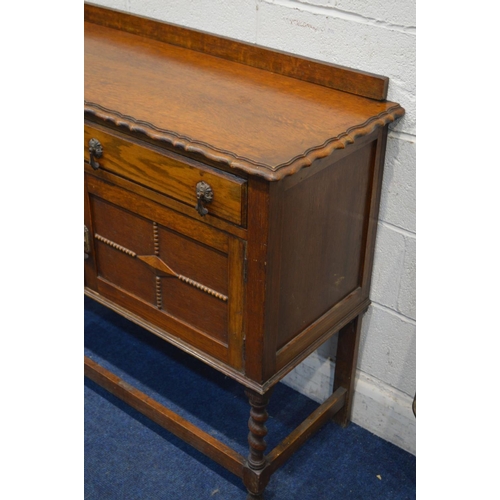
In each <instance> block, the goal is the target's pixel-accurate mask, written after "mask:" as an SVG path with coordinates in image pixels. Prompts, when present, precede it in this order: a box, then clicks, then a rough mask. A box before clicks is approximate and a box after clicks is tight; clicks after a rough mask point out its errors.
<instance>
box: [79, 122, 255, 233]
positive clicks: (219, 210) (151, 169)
mask: <svg viewBox="0 0 500 500" xmlns="http://www.w3.org/2000/svg"><path fill="white" fill-rule="evenodd" d="M84 135H85V142H84V156H85V160H86V161H87V162H89V161H90V153H89V143H90V141H91V139H96V140H97V141H99V144H100V145H101V149H102V155H101V156H100V157H99V158H95V161H97V163H98V164H99V167H98V168H102V169H104V170H106V171H109V172H112V173H114V174H117V175H120V176H122V177H124V178H126V179H129V180H132V181H134V182H136V183H138V184H141V185H143V186H146V187H148V188H151V189H154V190H155V191H158V192H160V193H162V194H165V195H167V196H170V197H172V198H175V199H176V200H179V201H182V202H184V203H186V204H187V205H189V207H186V213H187V214H188V215H190V216H191V217H195V218H200V219H201V218H202V216H201V215H199V214H198V212H197V210H196V205H197V202H198V200H197V194H196V192H197V184H198V183H200V182H205V183H206V184H208V185H209V186H210V188H211V190H212V193H213V197H212V200H211V201H210V202H209V203H206V204H205V208H206V209H207V210H208V215H209V216H215V217H218V218H221V219H224V220H227V221H229V222H232V223H234V224H237V225H240V226H245V225H246V193H247V183H246V181H245V179H241V178H239V177H237V176H235V175H231V174H227V173H225V172H219V171H217V170H216V169H212V168H210V167H207V166H205V165H203V164H202V163H199V162H196V161H194V160H190V159H187V158H186V159H185V158H183V157H180V156H178V155H175V154H169V153H168V152H165V153H163V152H161V153H160V152H159V150H156V149H155V148H154V147H152V146H151V147H150V146H149V145H145V144H138V143H135V142H133V141H130V140H128V139H127V138H126V137H124V136H122V135H120V134H115V133H110V132H108V131H104V130H103V129H101V128H100V127H94V126H91V125H89V124H85V126H84Z"/></svg>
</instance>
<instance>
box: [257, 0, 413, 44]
mask: <svg viewBox="0 0 500 500" xmlns="http://www.w3.org/2000/svg"><path fill="white" fill-rule="evenodd" d="M263 1H264V2H266V3H269V4H274V5H280V6H282V7H287V8H289V9H293V10H299V11H305V12H310V13H311V14H319V15H322V16H327V17H334V18H337V19H343V20H345V21H351V22H355V23H359V24H366V25H370V26H378V27H380V28H385V29H389V30H393V31H399V32H401V33H406V34H412V35H415V34H416V27H415V26H403V25H401V24H393V23H389V22H387V21H383V20H380V19H374V18H371V17H365V16H362V15H361V14H356V13H354V12H349V11H344V10H341V9H338V8H336V7H329V6H326V5H316V4H313V3H302V4H301V3H297V2H296V1H294V0H263Z"/></svg>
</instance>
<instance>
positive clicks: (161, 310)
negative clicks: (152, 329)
mask: <svg viewBox="0 0 500 500" xmlns="http://www.w3.org/2000/svg"><path fill="white" fill-rule="evenodd" d="M85 198H86V208H85V213H86V227H87V229H88V230H89V233H90V244H91V253H92V255H91V256H89V257H88V258H87V259H86V261H88V264H87V267H86V286H88V287H89V288H91V289H93V290H94V291H96V292H97V293H99V294H100V295H102V296H104V297H105V298H107V299H109V300H112V301H113V302H115V303H116V304H118V305H119V306H121V307H124V308H126V309H127V310H129V311H131V312H132V313H135V314H137V315H139V316H140V317H142V318H143V319H145V320H146V321H148V322H150V323H151V324H153V325H155V326H157V327H159V328H161V329H163V330H165V332H168V334H169V335H174V336H175V337H177V338H179V339H181V340H183V341H184V342H186V343H188V344H189V345H191V346H193V347H195V348H197V349H199V350H201V351H203V352H205V353H207V354H208V355H210V356H212V357H214V358H216V359H218V360H220V361H222V362H224V363H226V364H228V365H229V366H231V367H233V368H235V369H237V370H241V369H242V362H243V361H242V357H243V337H244V332H243V300H244V289H243V285H244V283H243V267H244V242H243V241H241V240H239V239H238V238H235V237H234V236H232V235H229V234H227V233H224V232H222V231H218V230H216V229H214V228H212V227H210V226H207V225H205V224H203V223H200V222H198V221H196V220H192V219H190V218H189V217H186V216H184V215H182V214H180V213H178V212H175V211H173V210H170V209H168V208H166V207H163V206H161V205H159V204H157V203H155V202H152V201H151V200H148V199H146V198H144V197H142V196H140V195H138V194H136V193H133V192H130V191H127V190H124V189H122V188H119V187H117V186H114V185H112V184H109V183H107V182H104V181H102V180H100V179H98V178H97V177H94V176H92V175H86V193H85Z"/></svg>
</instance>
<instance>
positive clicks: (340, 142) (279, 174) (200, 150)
mask: <svg viewBox="0 0 500 500" xmlns="http://www.w3.org/2000/svg"><path fill="white" fill-rule="evenodd" d="M84 113H85V114H86V115H91V116H94V117H96V118H97V119H99V120H102V121H104V122H110V123H112V124H113V125H115V126H116V127H119V128H126V129H127V130H128V131H130V132H135V133H140V134H144V135H145V136H147V137H149V138H150V139H152V140H154V141H158V142H163V143H166V144H168V145H169V146H173V147H174V148H175V149H176V150H178V149H181V150H184V151H185V152H186V153H196V154H199V155H201V156H203V157H205V158H207V159H209V160H211V161H214V162H216V163H221V164H223V165H226V166H228V167H229V168H231V169H234V170H241V171H243V172H245V173H247V174H251V175H257V176H259V177H263V178H264V179H266V180H268V181H278V180H280V179H282V178H283V177H286V176H287V175H293V174H295V173H297V172H298V171H299V170H301V169H303V168H307V167H310V166H311V165H312V164H313V162H314V161H316V160H319V159H321V158H325V157H326V156H329V155H330V154H332V153H333V151H334V150H336V149H344V148H345V147H346V146H347V145H349V144H352V143H354V141H355V140H356V139H357V138H358V137H362V136H364V135H368V134H370V133H371V132H373V131H374V130H375V129H376V128H378V127H383V126H385V125H387V124H388V123H392V122H394V121H395V120H397V119H398V118H400V117H402V116H403V115H404V114H405V110H404V109H403V108H402V107H401V106H400V105H399V104H394V106H392V107H390V108H389V109H387V110H386V111H382V112H381V113H379V114H378V115H377V116H374V117H372V118H370V119H368V120H367V121H366V122H364V123H363V124H362V125H356V126H354V127H351V128H349V129H347V130H346V131H345V132H343V133H341V134H339V135H338V136H336V137H333V138H331V139H328V140H327V141H326V142H325V143H323V144H322V145H321V146H317V147H313V148H310V149H308V150H307V151H305V153H303V154H301V155H297V156H295V157H294V158H292V159H291V160H290V161H288V162H286V163H281V164H279V165H276V166H274V167H273V166H271V165H266V164H264V163H259V162H256V161H254V160H251V159H250V158H245V157H242V156H238V155H236V154H234V153H232V152H230V151H226V150H223V149H219V148H217V147H215V146H212V145H211V144H208V143H205V142H201V141H197V140H195V139H192V138H190V137H187V136H183V135H180V134H177V133H176V132H173V131H171V130H165V129H161V128H159V127H156V126H155V125H153V124H151V123H149V122H146V121H143V120H138V119H136V118H134V117H133V116H127V115H123V114H121V113H120V112H118V111H114V110H110V109H107V108H105V107H103V106H101V105H99V104H96V103H93V102H90V101H84Z"/></svg>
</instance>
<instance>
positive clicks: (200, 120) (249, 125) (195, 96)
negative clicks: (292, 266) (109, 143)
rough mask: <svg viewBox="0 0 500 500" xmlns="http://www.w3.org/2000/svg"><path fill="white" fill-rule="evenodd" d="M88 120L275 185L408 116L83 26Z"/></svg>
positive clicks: (388, 106) (381, 103)
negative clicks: (286, 176) (357, 138)
mask: <svg viewBox="0 0 500 500" xmlns="http://www.w3.org/2000/svg"><path fill="white" fill-rule="evenodd" d="M85 113H86V116H87V117H88V118H91V119H94V120H98V121H104V122H107V123H112V124H114V125H115V126H118V127H120V128H122V129H126V130H129V131H132V132H139V133H142V134H145V135H146V136H148V137H149V138H150V139H151V140H153V141H157V142H159V143H162V144H165V145H166V146H167V147H169V148H175V149H176V150H180V151H181V152H182V151H186V152H187V153H196V154H197V155H199V156H201V157H205V158H207V159H208V160H210V161H211V162H216V163H220V164H221V165H225V166H226V167H230V168H232V169H235V170H236V171H242V172H246V173H247V174H253V175H259V176H262V177H264V178H266V179H268V180H278V179H280V178H282V177H284V176H285V175H290V174H293V173H295V172H297V171H298V170H300V169H301V168H303V167H306V166H309V165H311V164H312V162H313V161H314V160H316V159H319V158H322V157H325V156H328V155H329V154H330V153H331V152H332V151H333V150H334V149H339V148H344V147H345V146H346V144H349V143H352V142H353V141H354V139H355V138H356V137H358V136H363V135H366V134H369V133H370V132H372V131H373V130H374V129H375V128H376V127H378V126H383V125H386V124H387V123H390V122H392V121H394V120H395V119H396V118H398V117H400V116H402V115H403V114H404V110H403V108H401V106H399V105H398V104H396V103H393V102H388V101H385V100H375V99H369V98H366V97H362V96H359V95H355V94H351V93H347V92H342V91H340V90H336V89H333V88H328V87H326V86H323V85H318V84H315V83H311V82H308V81H302V80H300V79H297V78H292V77H289V76H285V75H283V74H277V73H274V72H271V71H266V70H264V69H259V68H256V67H252V66H248V65H245V64H240V63H238V62H234V61H231V60H227V59H223V58H220V57H215V56H213V55H210V54H207V53H203V52H199V51H195V50H189V49H187V48H184V47H180V46H176V45H173V44H169V43H164V42H162V41H159V40H155V39H152V38H149V37H146V36H141V35H139V34H133V33H129V32H126V31H125V30H120V29H113V28H110V27H106V26H102V25H99V24H94V23H90V22H85Z"/></svg>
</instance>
